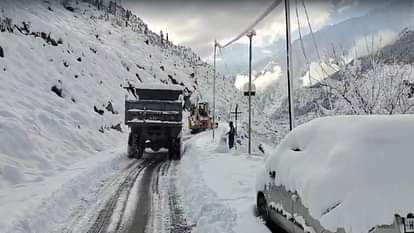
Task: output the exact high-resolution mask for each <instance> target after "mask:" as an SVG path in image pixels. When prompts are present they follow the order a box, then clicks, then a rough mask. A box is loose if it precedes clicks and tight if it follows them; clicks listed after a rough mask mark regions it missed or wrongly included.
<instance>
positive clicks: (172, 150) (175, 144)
mask: <svg viewBox="0 0 414 233" xmlns="http://www.w3.org/2000/svg"><path fill="white" fill-rule="evenodd" d="M169 144H170V146H169V147H168V158H169V159H170V160H180V159H181V149H180V148H181V140H180V139H179V138H173V139H170V143H169Z"/></svg>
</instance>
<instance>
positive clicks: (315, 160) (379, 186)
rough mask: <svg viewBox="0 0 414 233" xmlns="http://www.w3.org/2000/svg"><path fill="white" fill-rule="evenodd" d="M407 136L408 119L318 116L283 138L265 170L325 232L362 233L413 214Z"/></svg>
mask: <svg viewBox="0 0 414 233" xmlns="http://www.w3.org/2000/svg"><path fill="white" fill-rule="evenodd" d="M413 138H414V116H409V115H394V116H376V115H372V116H340V117H326V118H320V119H316V120H313V121H311V122H309V123H306V124H303V125H301V126H298V127H297V128H296V129H294V130H293V131H292V132H291V133H290V134H288V135H287V136H286V138H285V139H284V140H283V141H282V142H281V144H280V145H279V146H278V147H277V149H276V151H275V153H274V154H273V155H271V156H270V157H269V158H268V160H267V165H266V170H267V171H276V174H277V175H276V179H275V182H276V185H283V186H285V188H286V189H287V190H289V191H293V192H295V191H296V192H297V193H298V194H299V196H300V197H301V198H302V202H303V204H304V205H305V206H307V207H308V208H309V212H310V215H311V216H313V217H314V218H315V219H317V220H319V221H320V223H321V224H322V226H323V227H325V228H326V229H328V230H331V231H336V229H337V228H344V229H345V230H346V231H347V232H368V230H369V229H370V228H371V227H373V226H376V225H379V224H392V223H393V220H394V214H400V215H404V216H405V215H406V214H408V213H410V212H413V211H414V202H413V201H412V197H413V196H414V186H413V185H412V183H413V182H412V179H411V177H412V166H413V164H414V156H413V150H414V144H413V142H412V139H413ZM332 207H333V208H332Z"/></svg>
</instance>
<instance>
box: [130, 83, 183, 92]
mask: <svg viewBox="0 0 414 233" xmlns="http://www.w3.org/2000/svg"><path fill="white" fill-rule="evenodd" d="M136 88H138V89H152V90H174V91H183V90H184V87H183V86H180V85H174V84H162V83H142V84H139V85H137V86H136Z"/></svg>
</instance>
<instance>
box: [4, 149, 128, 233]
mask: <svg viewBox="0 0 414 233" xmlns="http://www.w3.org/2000/svg"><path fill="white" fill-rule="evenodd" d="M124 151H125V148H119V149H113V150H109V151H105V152H100V153H99V156H91V157H90V158H88V159H85V160H82V161H81V162H78V163H75V164H73V165H71V166H69V167H67V169H66V170H65V171H64V172H62V173H61V174H59V175H55V176H53V177H51V178H49V179H47V180H45V181H40V182H37V183H34V184H31V185H19V186H12V187H8V188H2V189H1V190H0V203H1V210H2V213H1V215H0V216H1V217H0V219H1V221H0V229H2V230H1V232H52V231H53V230H55V229H56V228H59V226H65V225H66V224H68V223H69V220H71V215H72V214H73V213H72V211H73V209H72V208H75V207H77V206H78V205H80V204H82V205H87V204H88V203H96V202H97V201H98V200H96V198H97V197H96V196H94V195H95V194H96V193H97V192H98V191H99V190H100V189H101V188H102V187H103V184H104V183H105V181H106V180H107V179H109V178H111V177H113V176H117V175H118V174H119V172H120V171H122V170H123V169H124V168H125V167H127V166H128V165H129V164H131V163H132V162H133V160H128V159H127V158H126V156H125V152H124ZM3 210H7V211H3ZM78 211H79V210H78Z"/></svg>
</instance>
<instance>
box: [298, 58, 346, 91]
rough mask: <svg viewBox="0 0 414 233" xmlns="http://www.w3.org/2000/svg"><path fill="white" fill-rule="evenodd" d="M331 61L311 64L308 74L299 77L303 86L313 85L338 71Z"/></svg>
mask: <svg viewBox="0 0 414 233" xmlns="http://www.w3.org/2000/svg"><path fill="white" fill-rule="evenodd" d="M332 61H333V60H330V62H329V63H326V62H322V61H321V62H319V63H318V62H312V63H311V64H310V67H309V70H308V72H306V74H305V75H304V76H302V77H301V80H302V84H303V86H310V85H312V84H315V83H317V82H319V81H321V80H323V79H325V78H327V77H328V76H330V75H331V74H333V73H335V72H336V71H338V70H339V67H338V66H337V65H336V64H334V63H332Z"/></svg>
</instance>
